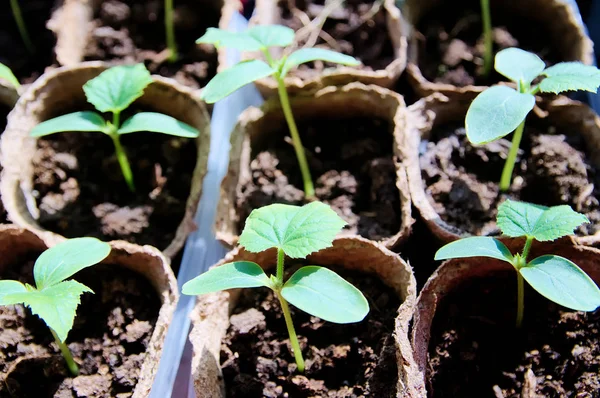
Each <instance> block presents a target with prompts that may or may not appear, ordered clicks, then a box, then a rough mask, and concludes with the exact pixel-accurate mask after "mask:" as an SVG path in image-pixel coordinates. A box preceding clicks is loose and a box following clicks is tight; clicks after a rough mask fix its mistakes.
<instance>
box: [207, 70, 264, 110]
mask: <svg viewBox="0 0 600 398" xmlns="http://www.w3.org/2000/svg"><path fill="white" fill-rule="evenodd" d="M275 72H276V70H275V69H273V68H271V67H270V66H269V65H267V64H266V63H265V62H263V61H260V60H257V59H255V60H251V61H246V62H240V63H239V64H237V65H234V66H232V67H231V68H229V69H225V70H224V71H223V72H221V73H219V74H217V75H216V76H215V77H213V78H212V80H211V81H210V82H208V84H207V85H206V87H204V89H203V90H202V94H201V95H200V98H202V99H203V100H204V101H205V102H206V103H207V104H213V103H215V102H217V101H219V100H221V99H223V98H225V97H227V96H228V95H229V94H231V93H233V92H234V91H235V90H237V89H239V88H241V87H243V86H245V85H246V84H250V83H252V82H253V81H255V80H258V79H262V78H263V77H267V76H270V75H272V74H274V73H275Z"/></svg>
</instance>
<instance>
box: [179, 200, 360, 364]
mask: <svg viewBox="0 0 600 398" xmlns="http://www.w3.org/2000/svg"><path fill="white" fill-rule="evenodd" d="M344 225H345V222H344V221H343V220H342V219H341V218H340V217H339V216H338V215H337V214H336V213H335V212H334V211H333V210H332V209H331V208H330V207H329V206H327V205H325V204H323V203H321V202H312V203H309V204H307V205H304V206H302V207H298V206H290V205H282V204H274V205H270V206H265V207H262V208H260V209H256V210H254V211H252V213H250V216H249V217H248V219H247V220H246V226H245V228H244V231H243V232H242V235H241V236H240V241H239V243H240V246H243V247H244V248H245V249H246V250H248V251H249V252H252V253H259V252H262V251H265V250H267V249H271V248H277V270H276V274H275V275H271V276H267V275H266V274H265V272H264V271H263V270H262V268H261V267H260V265H258V264H256V263H253V262H250V261H236V262H233V263H228V264H224V265H221V266H220V267H216V268H213V269H211V270H209V271H208V272H206V273H204V274H202V275H200V276H198V277H196V278H194V279H192V280H191V281H189V282H187V283H186V284H185V285H183V294H189V295H197V294H206V293H212V292H217V291H220V290H226V289H233V288H248V287H259V286H266V287H268V288H270V289H271V290H273V292H274V293H275V295H276V296H277V298H278V299H279V303H280V304H281V309H282V311H283V315H284V318H285V323H286V326H287V329H288V333H289V335H290V342H291V345H292V349H293V351H294V356H295V358H296V364H297V365H298V370H299V371H300V372H303V371H304V359H303V358H302V351H301V350H300V345H299V343H298V337H297V336H296V331H295V329H294V324H293V322H292V317H291V314H290V310H289V308H288V302H290V303H291V304H293V305H295V306H296V307H298V308H299V309H301V310H303V311H305V312H307V313H309V314H311V315H314V316H317V317H319V318H321V319H324V320H326V321H329V322H334V323H353V322H360V321H361V320H363V319H364V317H365V316H366V315H367V314H368V312H369V304H368V302H367V300H366V299H365V297H364V296H363V294H362V293H361V292H360V290H358V289H357V288H355V287H354V286H352V285H351V284H350V283H348V282H347V281H346V280H344V279H343V278H342V277H340V276H339V275H338V274H336V273H335V272H333V271H331V270H329V269H327V268H323V267H319V266H316V265H309V266H305V267H302V268H300V269H299V270H298V271H296V272H295V273H294V274H293V275H292V276H291V277H290V278H289V279H288V280H287V281H285V282H284V280H283V277H284V272H283V263H284V258H285V256H286V255H287V256H288V257H290V258H306V257H307V256H308V255H309V254H311V253H313V252H316V251H319V250H321V249H325V248H327V247H330V246H331V245H332V241H333V238H334V237H335V235H336V234H337V233H338V232H339V231H340V229H341V228H342V227H343V226H344Z"/></svg>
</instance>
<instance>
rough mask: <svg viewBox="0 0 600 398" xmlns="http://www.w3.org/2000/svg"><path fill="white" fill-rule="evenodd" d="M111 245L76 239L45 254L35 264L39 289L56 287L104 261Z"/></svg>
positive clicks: (34, 268) (34, 269)
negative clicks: (83, 270)
mask: <svg viewBox="0 0 600 398" xmlns="http://www.w3.org/2000/svg"><path fill="white" fill-rule="evenodd" d="M110 250H111V249H110V245H109V244H108V243H105V242H102V241H100V240H98V239H96V238H74V239H68V240H66V241H64V242H61V243H59V244H58V245H56V246H53V247H51V248H50V249H48V250H46V251H45V252H43V253H42V254H41V255H40V256H39V257H38V259H37V260H36V262H35V265H34V267H33V276H34V278H35V284H36V286H37V288H38V289H40V290H41V289H44V288H47V287H50V286H52V285H56V284H58V283H60V282H61V281H63V280H65V279H66V278H68V277H70V276H72V275H73V274H75V273H77V272H79V271H81V270H82V269H84V268H87V267H90V266H92V265H94V264H97V263H99V262H100V261H102V260H104V259H105V258H106V256H108V254H109V253H110Z"/></svg>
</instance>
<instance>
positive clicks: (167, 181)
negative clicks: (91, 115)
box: [1, 62, 210, 258]
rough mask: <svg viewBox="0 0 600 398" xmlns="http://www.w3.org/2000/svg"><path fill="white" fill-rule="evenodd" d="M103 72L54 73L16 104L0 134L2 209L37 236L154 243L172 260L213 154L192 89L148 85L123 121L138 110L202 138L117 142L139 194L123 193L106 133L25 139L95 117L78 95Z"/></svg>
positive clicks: (144, 137) (87, 66) (98, 66)
mask: <svg viewBox="0 0 600 398" xmlns="http://www.w3.org/2000/svg"><path fill="white" fill-rule="evenodd" d="M105 69H106V65H105V64H103V63H99V62H90V63H84V64H81V65H79V66H77V67H73V68H67V67H65V68H59V69H56V70H54V71H51V72H49V73H47V74H45V75H44V76H43V77H42V78H40V79H39V80H38V81H37V82H36V83H35V84H33V85H32V86H31V87H30V89H29V90H27V92H26V93H25V94H24V95H23V96H22V97H21V98H20V100H19V102H17V105H16V106H15V109H14V110H13V112H11V114H10V115H9V118H8V125H7V127H6V131H5V133H4V134H3V135H2V148H1V149H2V156H3V164H4V172H3V178H2V182H1V192H2V197H3V200H4V205H5V207H6V210H7V212H8V216H9V218H10V219H11V220H12V221H13V222H14V223H15V224H17V225H19V226H23V227H26V228H28V229H31V230H33V231H42V230H50V231H52V232H54V233H57V234H59V235H62V236H66V237H69V238H72V237H79V236H96V237H99V238H102V239H104V240H110V239H124V240H127V241H131V242H133V243H137V244H151V245H152V246H155V247H158V248H159V249H161V250H163V252H164V253H165V255H166V256H167V257H169V258H171V257H173V256H174V255H175V254H176V253H177V252H178V251H179V249H181V247H182V246H183V244H184V243H185V239H186V237H187V235H188V234H189V232H190V231H191V230H192V229H193V228H194V227H193V222H192V220H193V217H194V214H195V211H196V207H197V204H198V199H199V198H200V194H201V189H202V180H203V178H204V175H205V174H206V165H207V159H208V152H209V146H210V143H209V139H210V134H209V117H208V113H207V111H206V108H205V105H204V103H203V102H201V101H200V100H198V99H197V98H196V97H195V96H194V95H193V93H192V91H191V90H189V89H187V88H185V87H183V86H181V85H179V84H177V83H176V82H174V81H173V80H170V79H166V78H161V77H157V76H154V77H153V80H154V82H153V83H151V84H150V85H149V86H148V87H146V89H145V91H144V95H143V96H142V97H140V98H139V99H138V100H136V101H135V102H134V103H133V104H132V105H131V106H130V107H129V109H128V110H126V111H125V112H124V114H123V115H121V118H122V120H126V118H127V117H129V116H130V114H131V113H132V112H135V111H139V110H145V111H153V112H160V113H164V114H166V115H169V116H172V117H174V118H176V119H178V120H180V121H182V122H184V123H187V124H189V125H191V126H192V127H195V128H196V129H198V130H199V131H200V135H199V137H198V138H197V139H196V140H194V139H186V138H180V137H173V136H169V135H163V134H157V133H147V132H142V133H134V134H128V135H126V136H123V137H122V144H123V147H124V148H125V151H126V152H127V154H128V157H129V160H130V163H131V165H132V169H133V177H134V180H135V182H136V186H137V191H136V192H135V193H131V192H130V191H129V190H128V188H127V185H126V183H125V180H124V178H123V176H122V173H121V171H120V168H119V165H118V161H117V159H116V155H115V150H114V145H113V143H112V140H111V139H110V138H109V137H108V136H106V135H105V134H102V133H97V132H92V133H79V132H77V133H71V132H69V133H59V134H53V135H49V136H46V137H43V138H40V139H37V140H36V139H35V138H32V137H30V136H29V132H30V131H31V129H32V128H33V127H34V126H36V125H37V124H38V123H40V122H42V121H45V120H48V119H51V118H53V117H56V116H60V115H64V114H67V113H70V112H75V111H84V110H92V109H93V107H92V106H91V104H89V103H88V102H87V101H86V98H85V95H84V92H83V89H82V86H83V85H84V84H85V83H86V82H87V81H88V80H90V79H92V78H94V77H96V76H98V74H100V73H101V72H102V71H103V70H105Z"/></svg>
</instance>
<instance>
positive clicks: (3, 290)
mask: <svg viewBox="0 0 600 398" xmlns="http://www.w3.org/2000/svg"><path fill="white" fill-rule="evenodd" d="M25 292H27V288H26V287H25V285H24V284H22V283H21V282H18V281H11V280H2V281H0V305H12V304H17V303H19V301H11V300H8V299H6V297H7V296H8V295H11V294H14V293H25Z"/></svg>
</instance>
